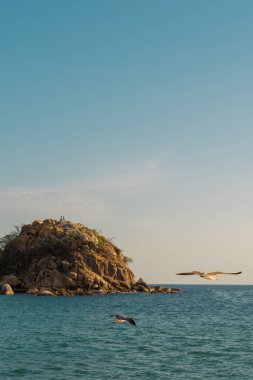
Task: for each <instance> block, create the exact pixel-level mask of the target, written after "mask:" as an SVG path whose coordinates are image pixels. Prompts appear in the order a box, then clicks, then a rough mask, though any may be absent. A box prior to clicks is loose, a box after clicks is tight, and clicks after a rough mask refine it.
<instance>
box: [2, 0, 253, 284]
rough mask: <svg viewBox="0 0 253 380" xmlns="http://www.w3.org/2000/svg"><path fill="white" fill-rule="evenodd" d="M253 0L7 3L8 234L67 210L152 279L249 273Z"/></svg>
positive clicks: (244, 277) (247, 280) (234, 280)
mask: <svg viewBox="0 0 253 380" xmlns="http://www.w3.org/2000/svg"><path fill="white" fill-rule="evenodd" d="M252 15H253V3H252V2H251V1H243V2H241V1H233V0H231V1H223V0H221V1H197V0H196V1H189V0H187V1H186V0H185V1H184V0H182V1H159V0H156V1H154V0H153V1H149V0H145V1H144V0H143V1H141V0H140V1H131V0H130V1H126V2H123V1H116V0H115V1H110V0H109V1H107V2H103V1H97V0H94V1H78V0H77V1H75V2H71V1H64V0H62V1H57V0H56V1H53V2H52V1H43V2H36V1H27V0H24V1H22V2H20V1H12V2H11V3H7V2H5V3H4V2H1V4H0V18H1V23H0V25H1V52H2V59H1V62H0V66H1V70H0V76H1V78H0V79H1V95H0V96H1V102H0V128H1V142H0V144H1V150H0V168H1V181H0V214H1V220H0V233H1V236H3V235H4V234H6V233H8V232H9V231H11V230H12V229H13V226H14V225H20V224H22V223H30V222H32V221H33V220H35V219H46V218H55V219H59V218H60V216H61V215H64V216H65V218H66V219H68V220H71V221H73V222H81V223H83V224H85V225H87V226H89V227H92V228H96V229H98V230H101V231H102V232H103V234H104V235H105V236H108V237H110V238H113V239H114V240H113V241H114V243H115V244H116V245H117V246H119V247H120V248H122V249H123V250H124V253H125V254H126V256H128V257H131V258H132V259H133V263H132V264H131V265H130V267H131V268H132V269H133V271H134V273H135V275H136V277H137V278H139V277H143V278H144V279H145V280H146V281H147V282H150V283H174V284H183V283H191V284H210V283H212V282H208V281H206V280H203V279H200V278H199V277H195V276H192V277H191V276H190V277H188V276H187V277H179V276H176V275H175V273H177V272H181V271H191V270H201V271H207V272H208V271H216V270H221V271H228V272H237V271H243V273H242V274H241V275H240V276H220V277H219V280H218V281H217V282H216V283H220V284H252V274H253V265H252V264H253V259H252V251H253V238H252V228H253V202H252V193H253V186H252V185H253V179H252V161H253V150H252V138H253V129H252V125H251V124H252V119H253V118H252V116H253V110H252V90H253V80H252V74H253V53H252V49H251V39H252V38H251V37H252V34H253V23H252Z"/></svg>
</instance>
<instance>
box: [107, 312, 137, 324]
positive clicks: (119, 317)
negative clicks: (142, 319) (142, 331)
mask: <svg viewBox="0 0 253 380" xmlns="http://www.w3.org/2000/svg"><path fill="white" fill-rule="evenodd" d="M111 317H115V319H114V321H112V323H123V322H128V323H130V324H131V325H134V326H135V325H136V323H135V321H134V319H133V318H131V317H124V316H123V315H120V314H113V315H111Z"/></svg>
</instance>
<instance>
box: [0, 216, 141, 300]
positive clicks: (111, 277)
mask: <svg viewBox="0 0 253 380" xmlns="http://www.w3.org/2000/svg"><path fill="white" fill-rule="evenodd" d="M0 271H1V277H2V278H4V276H5V278H6V276H9V279H11V280H12V281H13V283H14V282H15V284H14V285H15V288H17V289H19V288H20V289H24V290H29V289H38V290H52V291H54V292H55V293H56V294H66V295H68V294H85V293H87V292H88V293H89V292H92V291H94V292H97V293H98V292H99V293H103V292H105V293H106V292H117V291H120V292H128V291H130V290H131V289H132V288H133V285H134V284H135V277H134V274H133V272H132V271H131V270H130V269H129V268H128V266H127V258H126V257H125V256H124V255H123V253H122V251H121V250H120V249H119V248H117V247H116V246H115V245H114V244H112V243H111V242H110V241H109V240H108V239H106V238H105V237H104V236H102V235H101V234H99V233H98V232H97V231H96V230H92V229H90V228H88V227H86V226H84V225H82V224H80V223H72V222H70V221H66V220H65V219H64V218H61V220H60V221H57V220H54V219H46V220H43V221H40V220H36V221H34V222H33V223H31V224H27V225H24V226H23V227H22V228H21V231H20V233H19V234H18V235H17V236H16V237H15V238H14V239H12V240H11V241H10V242H8V243H7V244H6V246H5V247H4V250H3V254H2V257H1V260H0ZM10 276H12V277H10Z"/></svg>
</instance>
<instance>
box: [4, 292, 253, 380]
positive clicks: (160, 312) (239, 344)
mask: <svg viewBox="0 0 253 380" xmlns="http://www.w3.org/2000/svg"><path fill="white" fill-rule="evenodd" d="M181 288H182V289H183V292H182V293H181V294H178V295H170V294H119V295H104V296H79V297H78V296H77V297H52V298H51V297H34V296H28V295H15V296H13V297H7V296H2V297H0V316H1V317H0V318H1V330H0V331H1V332H0V338H1V340H0V379H1V380H5V379H32V380H36V379H43V380H50V379H52V380H53V379H57V380H58V379H59V380H60V379H87V380H92V379H99V380H105V379H118V380H127V379H135V380H136V379H143V380H155V379H159V380H163V379H172V380H177V379H180V380H181V379H184V380H189V379H201V380H206V379H214V380H216V379H226V380H230V379H236V380H243V379H253V336H252V334H253V286H218V285H208V286H197V285H195V286H185V285H184V286H181ZM113 313H122V314H123V315H130V316H132V317H134V318H135V320H136V326H132V325H130V324H128V323H124V324H113V323H112V320H113V318H111V317H110V314H113Z"/></svg>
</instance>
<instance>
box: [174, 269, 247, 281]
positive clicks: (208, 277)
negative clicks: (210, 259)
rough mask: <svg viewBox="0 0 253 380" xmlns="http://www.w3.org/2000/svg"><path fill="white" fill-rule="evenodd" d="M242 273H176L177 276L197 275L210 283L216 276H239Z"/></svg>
mask: <svg viewBox="0 0 253 380" xmlns="http://www.w3.org/2000/svg"><path fill="white" fill-rule="evenodd" d="M241 273H242V272H235V273H229V272H208V273H204V272H198V271H193V272H185V273H177V275H180V276H191V275H194V274H196V275H198V276H200V277H203V278H205V279H206V280H211V281H215V280H217V275H218V274H241Z"/></svg>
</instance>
